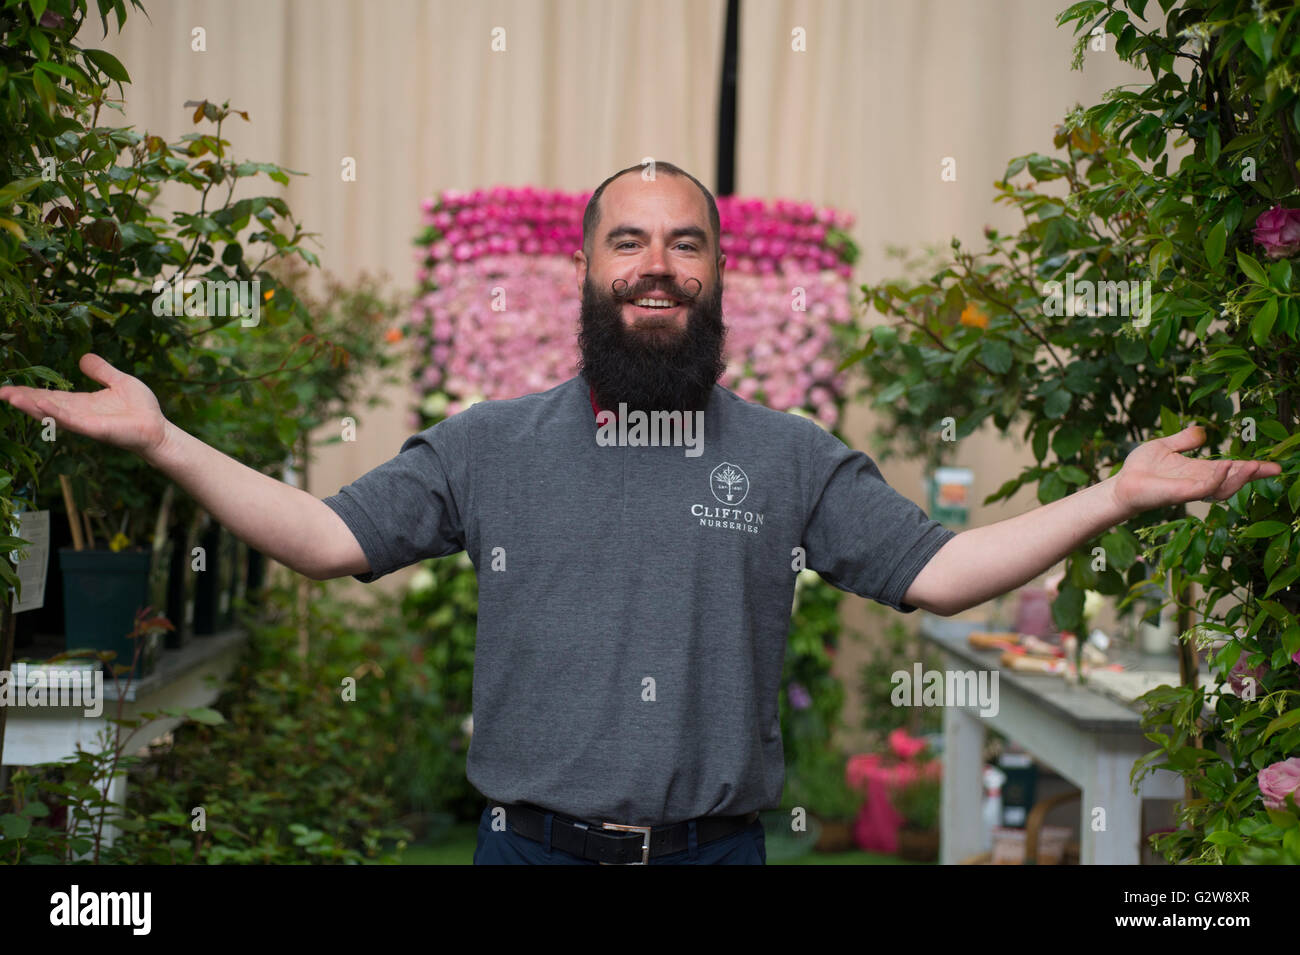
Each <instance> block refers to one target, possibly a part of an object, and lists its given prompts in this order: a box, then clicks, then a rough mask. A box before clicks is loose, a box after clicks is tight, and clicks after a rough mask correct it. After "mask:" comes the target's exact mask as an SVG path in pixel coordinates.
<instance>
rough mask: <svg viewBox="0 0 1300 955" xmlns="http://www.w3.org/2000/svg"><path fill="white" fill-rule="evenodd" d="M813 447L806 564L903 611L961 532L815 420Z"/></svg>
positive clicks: (860, 593)
mask: <svg viewBox="0 0 1300 955" xmlns="http://www.w3.org/2000/svg"><path fill="white" fill-rule="evenodd" d="M812 431H814V432H816V433H815V434H813V435H812V436H811V439H810V440H811V448H810V451H809V474H810V487H809V497H810V513H809V517H808V523H807V525H806V526H805V527H804V534H803V547H804V550H805V552H806V555H807V564H808V566H809V567H810V568H812V569H813V570H815V571H817V572H818V573H819V574H821V576H822V577H824V578H825V579H826V581H827V582H828V583H830V584H833V585H834V586H836V587H838V588H839V589H840V590H846V591H848V592H850V593H854V594H857V595H858V596H860V597H866V598H868V599H871V600H875V601H877V602H878V603H882V604H885V605H886V606H888V607H891V608H892V609H894V610H898V611H900V612H901V613H912V612H913V611H914V610H916V609H917V608H916V607H915V606H913V605H912V604H908V603H904V602H903V595H904V594H905V593H906V592H907V588H908V587H910V586H911V585H912V581H913V580H914V579H915V578H916V575H917V574H919V573H920V572H921V568H922V567H924V566H925V565H926V563H928V562H929V560H930V558H931V557H933V556H934V555H935V554H936V553H938V551H939V548H941V547H942V546H943V545H944V544H946V543H947V542H948V541H949V540H951V539H952V538H954V537H956V536H957V533H956V531H953V530H950V529H948V528H946V527H944V526H943V525H942V524H941V523H939V522H938V521H936V520H933V519H931V518H930V517H928V516H927V515H926V513H925V511H923V510H922V509H921V508H920V507H918V506H917V505H916V504H914V503H912V501H911V500H909V499H908V498H906V497H904V496H903V495H902V494H900V493H899V492H898V491H896V490H894V489H893V488H892V487H890V486H889V484H887V483H886V482H885V479H884V477H883V476H882V475H881V473H880V469H879V468H877V467H876V463H875V462H874V461H873V460H872V459H871V458H870V457H868V456H867V455H866V454H864V453H863V452H861V451H857V450H855V449H853V448H850V447H849V446H848V445H846V444H845V443H844V442H843V441H841V440H840V439H839V438H837V437H835V436H834V435H833V434H830V433H829V432H827V431H825V430H823V429H822V428H820V427H818V426H815V425H814V427H813V428H812Z"/></svg>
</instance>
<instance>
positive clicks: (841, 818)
mask: <svg viewBox="0 0 1300 955" xmlns="http://www.w3.org/2000/svg"><path fill="white" fill-rule="evenodd" d="M845 767H846V760H845V757H844V755H843V754H841V753H839V752H838V751H836V750H835V749H833V748H832V747H830V746H805V747H802V748H801V749H800V750H798V751H797V753H796V754H795V758H794V761H793V762H791V763H790V764H789V765H788V766H787V769H786V780H785V791H784V793H783V794H782V799H781V808H782V809H785V810H787V811H788V810H791V809H794V808H795V807H796V806H797V807H801V808H803V809H806V810H807V811H808V812H810V813H812V814H813V815H814V816H817V817H818V818H821V819H826V820H830V821H834V822H852V821H853V820H854V819H856V818H857V815H858V810H859V809H860V808H861V807H862V800H863V796H862V793H860V792H858V791H857V790H855V789H853V787H851V786H850V785H849V784H848V782H847V781H846V780H845Z"/></svg>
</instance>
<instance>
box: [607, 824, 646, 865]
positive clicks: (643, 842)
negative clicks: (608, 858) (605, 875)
mask: <svg viewBox="0 0 1300 955" xmlns="http://www.w3.org/2000/svg"><path fill="white" fill-rule="evenodd" d="M600 826H601V828H602V829H622V830H624V831H630V832H639V833H641V834H642V839H641V861H640V862H628V863H624V864H625V865H649V864H650V830H651V828H653V827H652V826H620V825H618V824H617V823H613V822H602V823H601V824H600ZM600 864H601V865H618V864H619V863H617V862H602V863H600Z"/></svg>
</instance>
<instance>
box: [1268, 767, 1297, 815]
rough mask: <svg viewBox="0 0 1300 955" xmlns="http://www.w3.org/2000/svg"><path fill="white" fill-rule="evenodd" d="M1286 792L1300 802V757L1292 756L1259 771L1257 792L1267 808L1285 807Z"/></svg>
mask: <svg viewBox="0 0 1300 955" xmlns="http://www.w3.org/2000/svg"><path fill="white" fill-rule="evenodd" d="M1287 793H1295V794H1296V796H1295V798H1296V800H1297V802H1300V757H1296V756H1292V757H1291V758H1290V759H1284V760H1282V761H1281V762H1278V763H1273V764H1272V765H1271V766H1265V767H1264V768H1263V769H1261V770H1260V771H1259V794H1260V795H1261V796H1262V797H1263V798H1264V805H1265V806H1267V807H1268V808H1269V809H1285V808H1286V803H1285V802H1284V800H1285V798H1286V795H1287Z"/></svg>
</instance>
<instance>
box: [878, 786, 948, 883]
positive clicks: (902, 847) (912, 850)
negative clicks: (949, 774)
mask: <svg viewBox="0 0 1300 955" xmlns="http://www.w3.org/2000/svg"><path fill="white" fill-rule="evenodd" d="M942 796H943V788H942V783H941V782H940V779H939V777H938V776H937V775H934V774H931V773H926V772H924V771H923V772H922V773H921V774H920V775H918V776H916V777H915V778H913V779H910V780H908V781H907V782H905V783H903V784H902V785H901V786H899V787H898V788H897V789H895V790H894V791H893V792H892V793H891V794H890V802H891V803H893V806H894V808H895V809H896V810H898V814H899V815H900V816H902V817H903V825H902V826H901V827H900V828H899V830H898V855H899V857H900V858H903V859H907V860H909V861H912V862H934V861H935V860H937V859H938V858H939V809H940V804H941V800H942Z"/></svg>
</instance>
